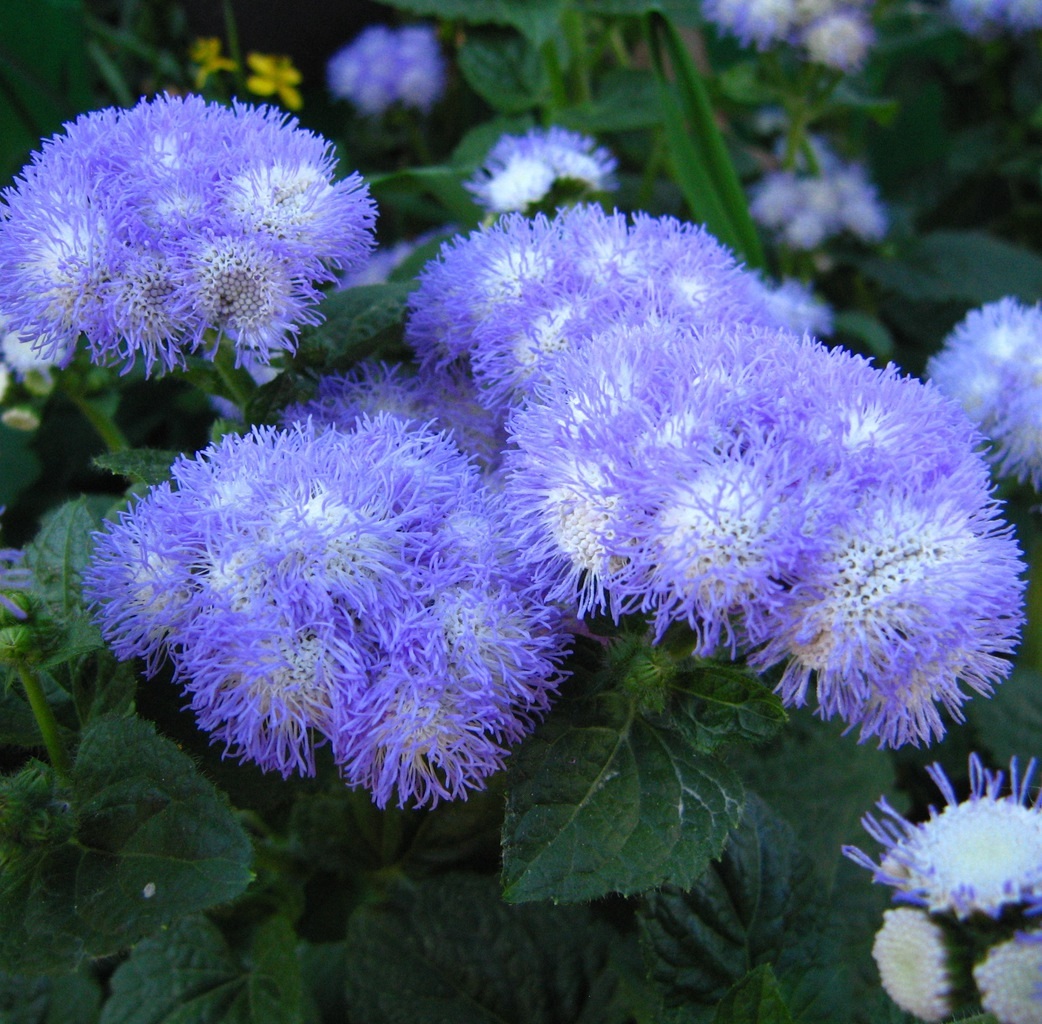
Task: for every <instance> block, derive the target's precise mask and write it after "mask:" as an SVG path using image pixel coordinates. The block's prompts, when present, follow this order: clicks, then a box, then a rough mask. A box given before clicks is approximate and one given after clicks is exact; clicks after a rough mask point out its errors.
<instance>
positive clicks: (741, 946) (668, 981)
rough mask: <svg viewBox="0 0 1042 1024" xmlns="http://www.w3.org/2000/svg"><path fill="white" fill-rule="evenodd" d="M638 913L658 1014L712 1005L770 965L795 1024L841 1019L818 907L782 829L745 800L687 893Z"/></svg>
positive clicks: (802, 858) (669, 895) (816, 887)
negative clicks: (662, 1006) (660, 1007)
mask: <svg viewBox="0 0 1042 1024" xmlns="http://www.w3.org/2000/svg"><path fill="white" fill-rule="evenodd" d="M645 901H646V902H645V906H644V908H643V909H642V910H641V911H640V913H639V919H640V926H641V933H642V939H643V941H644V943H645V950H646V953H647V959H648V962H649V966H650V968H651V975H652V978H653V979H654V980H655V981H657V982H658V983H659V985H660V986H661V987H662V991H663V994H664V998H665V1001H666V1005H667V1006H682V1005H685V1004H690V1005H692V1006H699V1005H702V1006H712V1005H715V1004H716V1003H717V1002H718V1001H719V1000H720V999H722V998H723V997H724V996H726V994H727V992H728V990H729V989H730V988H731V987H732V986H733V985H734V984H735V983H736V982H738V981H740V980H741V979H742V978H744V977H745V975H746V974H747V973H748V972H749V971H751V970H752V969H753V968H755V967H757V966H759V965H760V964H765V963H770V964H772V965H774V967H775V970H776V973H777V975H778V977H779V980H780V981H781V983H782V987H783V991H785V993H786V998H787V1000H788V1003H789V1005H790V1006H791V1007H792V1008H793V1010H794V1012H795V1014H796V1015H797V1016H799V1017H800V1018H801V1019H806V1020H821V1021H835V1020H837V1019H841V1014H840V1013H838V1012H837V1008H840V1009H841V1008H842V1006H843V998H842V993H840V992H838V991H836V981H837V979H836V977H835V972H834V970H833V968H832V956H831V948H830V942H831V939H830V937H829V936H828V935H827V934H826V932H825V930H824V927H823V925H822V922H823V921H824V920H825V912H826V909H827V908H826V904H825V897H824V893H823V891H822V887H821V886H820V883H819V882H818V879H817V878H816V877H815V875H814V866H813V864H812V862H811V861H810V860H809V859H808V858H807V857H806V855H805V854H803V853H802V851H800V850H799V848H798V846H797V845H796V840H795V836H794V835H793V832H792V829H791V828H790V827H789V826H788V825H787V824H786V823H785V822H783V821H781V819H779V818H777V817H776V816H774V815H773V814H772V813H771V811H770V809H769V808H767V806H766V805H765V804H764V803H763V802H762V801H760V800H758V799H757V798H756V797H754V796H752V795H751V794H750V797H749V800H748V802H747V804H746V812H745V816H744V817H743V819H742V824H741V826H740V827H739V828H738V829H737V830H736V831H735V832H734V833H732V835H731V838H730V840H729V841H728V844H727V847H726V849H725V850H724V853H723V855H722V856H721V857H720V859H719V861H717V862H716V863H714V864H713V865H712V866H711V867H710V869H709V870H708V871H706V872H705V874H704V875H703V876H702V877H701V878H700V879H699V880H698V881H697V882H696V883H695V884H694V885H693V886H691V887H690V889H689V890H688V891H686V892H685V891H683V890H681V889H678V888H676V887H674V886H668V887H665V888H663V889H662V890H661V891H659V892H654V893H650V894H648V895H647V896H646V897H645Z"/></svg>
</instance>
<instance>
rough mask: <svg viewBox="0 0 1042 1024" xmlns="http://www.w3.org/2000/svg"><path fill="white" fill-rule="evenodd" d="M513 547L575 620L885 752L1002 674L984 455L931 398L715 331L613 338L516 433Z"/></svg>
mask: <svg viewBox="0 0 1042 1024" xmlns="http://www.w3.org/2000/svg"><path fill="white" fill-rule="evenodd" d="M509 428H510V432H511V435H512V441H513V442H514V445H515V446H516V447H515V449H508V451H507V453H506V459H507V467H508V469H509V471H510V479H509V483H508V489H509V490H510V491H511V492H512V493H514V494H515V495H516V496H517V500H518V501H519V502H520V503H521V505H522V506H523V507H528V508H530V509H531V510H532V512H533V515H534V518H535V525H533V527H532V528H531V529H530V531H529V533H527V534H526V536H525V538H524V541H523V547H524V548H525V550H527V551H528V552H529V553H530V555H531V557H532V559H533V560H534V562H535V563H536V564H538V565H547V564H549V565H556V566H557V568H558V573H559V575H558V582H557V585H556V587H555V588H554V591H553V594H554V596H555V597H557V598H558V599H560V600H562V601H566V602H570V603H573V604H576V605H578V607H579V610H580V613H581V614H586V613H589V612H591V611H601V610H607V611H609V612H610V613H611V614H612V615H613V616H616V617H617V616H619V615H621V614H628V613H640V614H643V615H646V616H648V617H649V618H650V622H651V624H652V627H653V629H654V633H655V635H656V637H661V636H662V635H663V633H664V632H665V631H666V629H667V628H668V627H669V626H670V625H671V624H672V623H674V622H683V623H686V625H687V626H688V627H689V628H690V630H691V631H692V635H693V637H694V641H695V643H694V646H695V652H696V653H697V654H700V655H712V654H714V653H716V652H719V651H721V650H726V651H728V652H729V653H730V654H731V655H732V656H733V655H734V654H735V653H737V652H739V651H740V652H741V653H742V654H743V655H744V656H745V657H746V658H747V659H748V661H749V663H750V664H752V665H753V666H754V667H756V668H758V669H761V670H767V669H770V668H773V667H775V666H779V667H780V668H781V670H782V671H781V677H780V682H779V684H778V689H779V691H780V693H781V695H782V697H783V699H784V701H785V702H786V703H787V704H795V705H802V704H804V703H805V702H806V701H807V699H808V694H809V692H810V691H811V689H812V687H813V689H814V690H815V691H816V696H817V703H818V706H819V710H820V713H821V714H822V715H823V716H825V717H832V716H838V717H840V718H841V719H843V720H844V721H846V722H848V723H850V724H851V725H855V724H859V725H860V727H861V735H862V738H867V737H873V736H874V737H878V739H879V742H880V743H881V744H883V745H891V746H899V745H901V744H904V743H908V742H912V743H918V742H921V741H926V742H929V741H930V740H931V739H932V738H934V737H939V736H940V735H942V733H943V731H944V726H943V723H942V719H941V716H940V713H939V706H943V707H944V708H946V709H947V710H948V711H949V712H950V713H951V714H952V715H953V716H955V717H956V718H958V717H959V707H960V705H961V704H962V702H963V701H964V700H965V699H966V693H965V692H964V691H963V689H962V688H961V686H960V680H961V682H962V683H963V684H965V686H967V687H968V688H969V689H971V690H975V691H977V692H980V693H988V692H990V689H991V686H992V684H993V683H994V682H995V681H996V680H998V679H1000V678H1002V677H1003V676H1005V675H1006V674H1007V673H1008V670H1009V668H1010V663H1009V662H1008V661H1007V660H1006V659H1005V658H1004V657H1003V655H1005V654H1007V653H1008V652H1010V651H1011V650H1012V648H1013V646H1014V644H1015V640H1016V632H1017V628H1018V626H1019V624H1020V621H1021V611H1020V601H1019V598H1020V593H1021V591H1022V588H1023V585H1022V583H1021V581H1020V579H1019V574H1020V572H1021V570H1022V568H1023V566H1022V564H1021V562H1020V559H1019V557H1018V551H1017V547H1016V544H1015V542H1014V540H1013V539H1012V537H1011V535H1010V530H1009V528H1008V527H1007V526H1005V525H1004V524H1003V523H1002V522H1001V521H1000V520H999V519H998V510H997V507H996V504H995V502H994V501H993V500H992V498H991V495H990V490H989V477H988V473H987V469H986V466H985V464H984V463H983V461H982V460H981V458H980V457H979V456H978V455H977V453H976V451H975V447H976V445H977V442H978V437H977V435H976V433H975V431H974V430H973V428H972V426H971V424H970V423H969V421H968V420H967V419H966V418H965V417H964V415H963V414H962V412H961V410H959V409H958V408H957V407H956V406H955V405H954V403H952V402H950V401H949V400H947V399H945V398H944V397H942V396H941V394H940V393H939V392H938V391H937V390H935V389H934V388H932V387H929V386H925V385H923V384H922V383H920V382H919V381H917V380H914V379H912V378H906V377H901V376H899V375H898V373H897V372H896V371H895V370H894V369H893V368H888V369H886V370H877V369H875V368H873V367H872V366H871V365H870V364H869V363H868V362H867V361H865V360H863V359H860V358H858V357H855V356H852V355H850V354H849V353H847V352H844V351H842V350H828V349H825V348H824V347H822V346H821V345H819V344H818V343H817V342H814V341H813V340H812V339H810V338H806V337H804V338H800V337H798V336H796V335H793V334H791V333H789V332H786V331H783V330H779V329H776V328H768V327H764V326H758V325H756V324H753V323H750V322H742V321H741V320H736V319H734V318H731V317H730V316H725V317H721V318H719V319H717V320H716V321H708V320H707V321H705V322H703V323H693V322H692V321H691V320H690V319H688V318H684V317H682V316H672V317H668V318H659V319H657V320H654V321H649V322H647V323H645V324H643V325H640V324H634V323H633V322H632V321H629V322H627V321H623V322H620V323H619V324H617V325H615V326H614V327H609V328H606V329H602V330H600V331H598V332H596V333H594V334H592V335H591V336H590V337H588V338H587V339H586V340H585V341H582V342H580V343H577V344H576V345H574V346H573V347H571V348H570V349H569V350H567V351H565V352H563V353H561V354H560V355H559V357H558V358H557V360H556V361H555V363H554V373H553V375H552V378H545V379H543V380H542V381H541V382H540V384H539V385H538V386H537V387H536V388H535V389H534V390H533V392H532V393H531V394H530V395H529V396H528V399H527V401H526V402H524V403H523V404H520V405H518V406H517V407H516V408H515V409H514V411H513V413H512V415H511V418H510V421H509Z"/></svg>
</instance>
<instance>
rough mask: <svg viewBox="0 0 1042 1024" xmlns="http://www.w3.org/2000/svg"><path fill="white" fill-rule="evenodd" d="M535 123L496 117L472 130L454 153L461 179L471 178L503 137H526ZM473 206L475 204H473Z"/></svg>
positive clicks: (453, 162) (454, 161) (521, 117)
mask: <svg viewBox="0 0 1042 1024" xmlns="http://www.w3.org/2000/svg"><path fill="white" fill-rule="evenodd" d="M534 124H535V121H534V120H533V119H532V118H531V117H530V116H528V115H525V116H520V117H494V118H493V119H492V120H491V121H483V122H482V123H481V124H479V125H476V126H475V127H474V128H471V129H470V131H468V132H467V134H466V135H464V136H463V138H462V139H461V140H460V142H459V145H457V146H456V148H455V149H454V150H453V151H452V157H451V160H452V166H453V167H454V168H455V169H456V173H457V175H458V176H459V177H461V178H462V177H469V176H470V174H471V173H472V172H473V171H474V169H475V168H476V167H478V166H479V165H480V164H482V163H484V161H485V157H486V156H488V153H489V150H490V149H492V147H493V146H494V145H495V144H496V143H497V142H498V141H499V139H500V137H501V136H503V135H524V133H525V132H527V131H528V130H529V128H531V127H532V126H533V125H534ZM472 205H473V203H472Z"/></svg>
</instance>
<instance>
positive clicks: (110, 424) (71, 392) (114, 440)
mask: <svg viewBox="0 0 1042 1024" xmlns="http://www.w3.org/2000/svg"><path fill="white" fill-rule="evenodd" d="M62 391H63V392H64V393H65V395H66V397H67V398H68V399H69V401H70V402H72V404H73V405H74V406H76V408H77V409H79V411H80V413H81V414H82V415H83V418H84V419H85V420H86V421H87V422H88V423H89V424H90V425H91V426H92V427H93V428H94V429H95V431H96V432H97V434H98V436H99V437H100V438H101V439H102V441H104V442H105V447H106V448H108V450H109V451H110V452H125V451H127V450H128V449H129V448H130V442H129V441H127V439H126V437H125V436H124V434H123V431H122V430H120V429H119V427H117V426H116V423H115V420H113V419H112V417H111V416H109V415H108V413H106V412H104V411H103V410H102V409H99V408H98V406H97V405H95V403H94V402H92V401H91V400H90V399H89V398H86V397H85V396H84V395H82V394H80V392H78V391H76V390H75V389H73V388H62Z"/></svg>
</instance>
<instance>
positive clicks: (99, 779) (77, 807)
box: [0, 718, 251, 971]
mask: <svg viewBox="0 0 1042 1024" xmlns="http://www.w3.org/2000/svg"><path fill="white" fill-rule="evenodd" d="M69 782H70V788H71V805H72V813H73V814H74V816H75V831H74V833H73V835H72V838H71V840H69V841H68V842H65V843H61V844H60V845H55V844H54V843H53V842H46V843H44V842H39V843H36V844H30V845H27V846H26V847H25V848H24V850H23V852H22V855H21V856H20V857H18V858H15V859H14V860H12V861H11V862H10V863H9V864H8V865H7V866H6V867H5V868H4V870H3V871H2V872H0V919H2V920H4V921H5V922H9V924H8V925H7V926H6V927H5V930H4V931H3V932H0V963H2V964H3V965H4V966H5V967H6V968H7V969H10V970H14V971H22V970H29V971H40V970H52V969H67V968H68V967H71V966H74V965H75V964H76V963H77V962H78V961H79V960H80V959H81V958H82V957H83V956H101V955H105V954H109V953H113V952H116V951H118V950H120V949H123V948H126V947H127V946H129V945H131V944H132V943H134V942H136V941H138V940H139V939H140V938H142V937H143V936H145V935H148V934H150V933H152V932H154V931H156V930H157V929H159V928H161V927H163V926H164V925H166V924H168V923H169V922H171V921H173V920H176V919H177V918H178V917H181V916H183V915H185V914H189V913H192V912H195V911H198V910H201V909H203V908H205V907H209V906H213V905H214V904H217V903H223V902H225V901H227V900H230V899H232V898H234V897H235V896H237V895H238V894H239V893H241V892H242V891H243V889H245V887H246V885H247V883H248V882H249V880H250V877H251V874H250V870H249V864H250V857H251V848H250V843H249V839H248V838H247V836H246V834H245V833H244V832H243V830H242V828H241V826H240V825H239V824H238V822H237V821H236V819H235V817H234V816H233V814H232V812H231V810H230V808H229V807H228V805H227V803H226V802H225V800H224V799H223V798H222V797H221V796H220V794H219V793H218V792H217V790H215V789H214V788H213V786H212V785H211V784H210V783H209V782H207V781H206V780H205V779H203V778H202V776H200V775H199V774H198V773H197V772H196V770H195V767H194V765H193V764H192V761H191V760H190V759H189V758H188V757H187V756H186V755H184V754H182V753H181V752H180V751H179V750H178V749H177V747H176V746H175V745H174V744H173V743H171V742H170V741H169V740H166V739H163V738H162V737H159V736H157V735H156V733H155V730H154V728H153V727H152V726H151V724H149V723H147V722H144V721H142V720H140V719H135V718H124V719H113V718H102V719H98V720H95V721H94V722H92V723H91V724H90V725H89V726H88V727H87V728H86V730H85V731H84V735H83V742H82V743H81V745H80V749H79V752H78V754H77V757H76V761H75V763H74V765H73V769H72V773H71V777H70V780H69Z"/></svg>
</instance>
